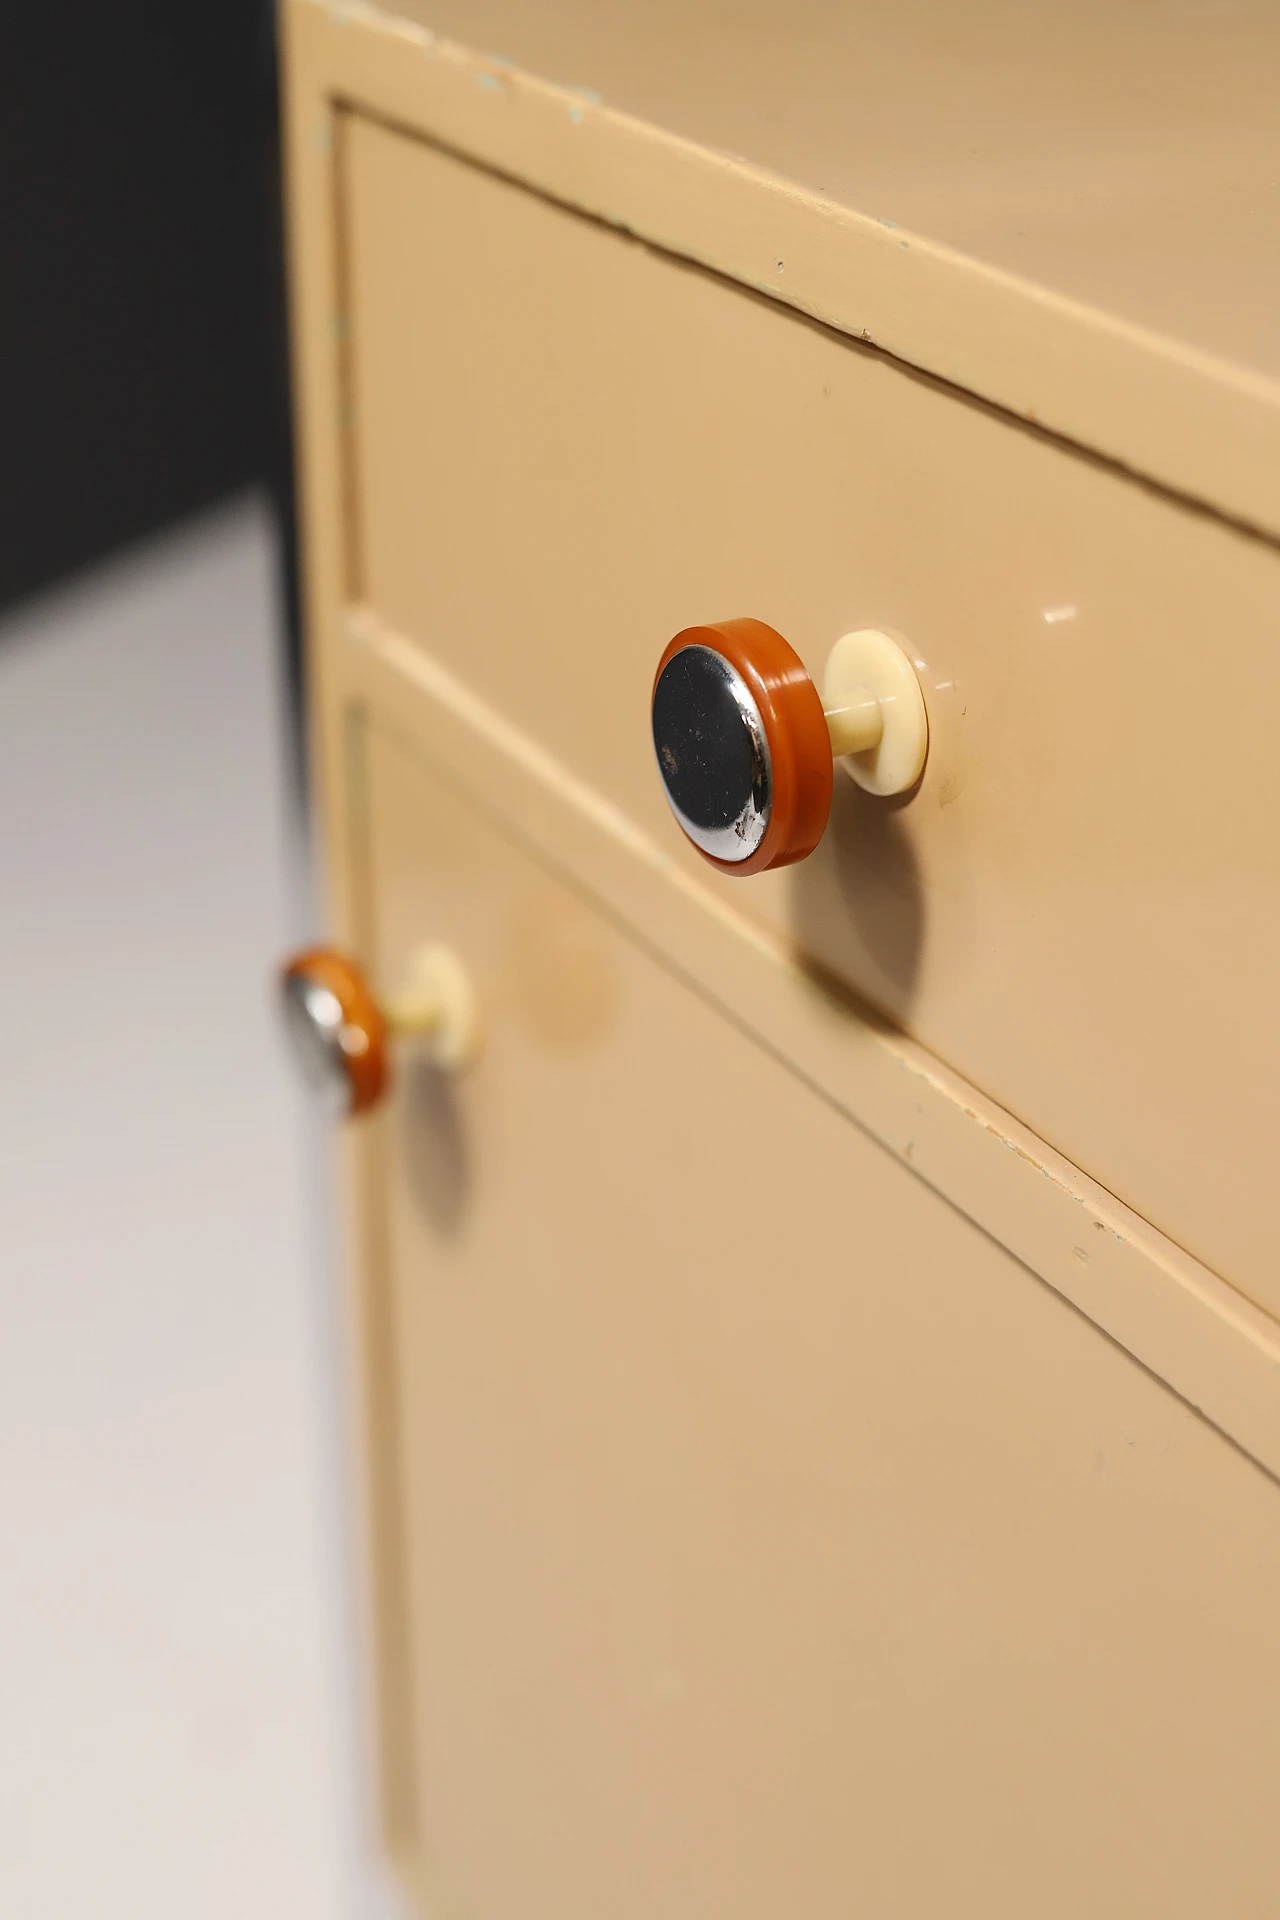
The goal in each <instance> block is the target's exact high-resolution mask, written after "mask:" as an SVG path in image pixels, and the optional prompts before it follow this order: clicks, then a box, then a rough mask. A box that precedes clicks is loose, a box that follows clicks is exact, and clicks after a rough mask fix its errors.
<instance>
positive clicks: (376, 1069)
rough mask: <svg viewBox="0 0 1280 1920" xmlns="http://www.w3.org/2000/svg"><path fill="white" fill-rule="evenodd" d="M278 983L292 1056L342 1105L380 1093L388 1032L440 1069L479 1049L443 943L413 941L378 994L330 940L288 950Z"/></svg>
mask: <svg viewBox="0 0 1280 1920" xmlns="http://www.w3.org/2000/svg"><path fill="white" fill-rule="evenodd" d="M280 987H281V993H282V996H283V1001H284V1011H285V1018H286V1022H287V1025H288V1029H289V1034H290V1038H291V1040H292V1042H293V1048H294V1053H295V1055H296V1057H297V1060H298V1064H299V1066H300V1067H301V1069H302V1072H303V1074H304V1076H305V1077H306V1079H307V1080H308V1081H310V1083H311V1084H312V1085H313V1086H314V1087H315V1088H316V1089H317V1091H318V1092H320V1093H322V1094H323V1095H324V1096H325V1097H326V1099H328V1100H330V1101H332V1103H333V1105H334V1107H335V1108H336V1110H337V1111H339V1112H342V1113H348V1114H355V1113H364V1112H366V1111H367V1110H368V1109H369V1108H370V1107H372V1106H374V1105H376V1103H377V1102H378V1100H379V1099H380V1098H381V1097H382V1094H383V1093H384V1091H385V1090H386V1087H387V1084H388V1082H389V1079H390V1071H391V1065H390V1051H391V1049H390V1042H391V1041H392V1040H394V1039H399V1040H402V1041H404V1042H407V1043H408V1044H409V1045H411V1046H412V1047H413V1048H414V1049H415V1050H416V1051H417V1052H419V1053H420V1054H422V1055H424V1056H425V1057H426V1058H427V1059H429V1060H430V1061H431V1062H432V1064H433V1065H434V1066H436V1067H438V1068H440V1069H442V1070H443V1071H445V1072H456V1071H458V1070H460V1069H461V1068H463V1067H466V1066H469V1065H470V1064H471V1062H472V1061H473V1060H474V1058H475V1056H476V1054H477V1052H478V1051H479V1041H480V1024H479V1013H478V1008H477V1005H476V995H475V989H474V987H473V986H472V984H471V978H470V975H469V974H468V973H467V970H466V968H465V967H464V966H463V964H462V962H461V961H460V960H459V959H458V957H457V955H456V954H455V953H453V952H452V951H451V949H450V948H448V947H442V946H436V945H429V946H424V947H419V948H418V950H417V952H416V953H415V954H414V956H413V961H412V964H411V966H410V970H409V977H408V979H407V980H406V981H405V982H404V984H403V985H402V987H401V988H400V990H399V991H398V992H397V993H394V994H391V995H390V996H389V997H388V998H387V999H385V1000H382V1001H379V1000H378V999H377V998H375V996H374V994H373V992H372V991H371V989H370V987H369V985H368V983H367V982H366V980H365V978H364V975H363V974H362V973H361V971H360V969H359V967H358V966H357V965H356V964H355V962H354V961H353V960H350V959H348V958H347V956H346V955H345V954H343V953H339V952H337V951H336V950H335V949H334V948H333V947H308V948H306V949H305V950H304V951H303V952H301V953H296V954H294V956H293V958H292V959H291V960H289V961H287V962H286V964H285V967H284V969H283V971H282V973H281V976H280Z"/></svg>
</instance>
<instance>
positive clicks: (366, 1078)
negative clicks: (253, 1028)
mask: <svg viewBox="0 0 1280 1920" xmlns="http://www.w3.org/2000/svg"><path fill="white" fill-rule="evenodd" d="M284 976H285V979H286V980H293V979H306V980H314V981H316V982H317V984H318V985H320V986H322V987H327V988H328V990H329V992H330V993H331V994H332V995H333V997H334V999H335V1000H336V1001H337V1003H338V1006H339V1007H340V1008H341V1011H342V1028H341V1031H340V1033H339V1035H338V1041H339V1045H340V1046H341V1048H342V1058H343V1065H344V1066H345V1068H346V1072H347V1084H348V1085H349V1087H350V1089H351V1105H350V1107H349V1108H348V1111H349V1112H350V1113H364V1112H365V1111H366V1109H367V1108H369V1107H371V1106H373V1105H374V1103H375V1101H376V1100H377V1099H378V1097H379V1095H380V1094H381V1093H382V1090H383V1088H384V1087H385V1086H386V1084H387V1073H388V1063H387V1023H386V1021H385V1020H384V1019H383V1017H382V1012H381V1009H380V1008H379V1006H378V1003H377V1001H376V1000H375V999H374V997H373V995H372V993H370V991H369V988H368V987H367V986H366V984H365V980H364V975H363V974H362V973H361V972H360V969H359V968H358V967H357V966H356V964H355V962H354V961H353V960H348V959H347V957H346V955H345V954H342V953H337V952H335V951H334V949H333V948H332V947H309V948H308V949H307V950H306V951H305V952H304V953H299V954H295V955H294V957H293V959H292V960H291V961H290V962H289V964H288V966H287V967H286V968H285V970H284Z"/></svg>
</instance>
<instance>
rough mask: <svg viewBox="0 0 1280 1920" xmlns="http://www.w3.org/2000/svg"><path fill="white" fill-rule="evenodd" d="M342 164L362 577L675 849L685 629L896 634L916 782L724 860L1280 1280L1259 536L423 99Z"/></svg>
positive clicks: (1213, 1241) (811, 934)
mask: <svg viewBox="0 0 1280 1920" xmlns="http://www.w3.org/2000/svg"><path fill="white" fill-rule="evenodd" d="M337 166H338V178H339V181H340V197H339V204H340V209H341V220H342V246H341V253H342V271H343V274H344V276H345V295H344V299H345V307H346V311H345V322H344V330H345V331H344V337H345V343H346V344H345V348H344V364H345V368H346V374H345V378H346V382H347V389H346V404H347V406H348V407H349V436H348V441H347V446H348V458H349V484H350V494H349V509H350V544H349V576H348V579H347V582H346V591H347V593H348V594H349V596H350V598H351V599H352V600H354V601H360V602H364V603H365V604H367V606H368V607H369V608H371V609H372V610H373V612H374V614H376V616H377V619H378V620H379V621H380V622H382V623H384V625H385V626H386V627H387V628H388V629H390V630H392V631H394V632H398V633H400V634H401V635H403V636H404V637H405V638H407V639H408V640H409V641H410V642H412V643H413V645H414V646H415V647H417V648H420V649H421V650H423V654H424V657H429V658H430V659H432V660H434V661H436V662H438V663H440V664H442V665H443V666H444V667H446V668H447V669H449V670H450V671H451V672H452V673H453V674H455V675H456V676H459V677H460V678H461V680H462V681H464V682H465V683H466V685H468V686H469V687H471V688H473V689H474V690H475V692H476V693H477V694H478V695H479V696H480V697H481V699H483V700H484V701H485V702H486V703H487V704H488V705H489V707H491V708H492V709H493V710H494V711H495V712H497V713H498V714H500V715H502V716H505V717H506V718H507V719H508V720H510V721H512V722H514V723H515V724H516V725H517V726H518V727H520V728H521V729H522V730H523V731H524V732H525V733H526V734H527V735H529V736H531V737H532V738H534V739H536V740H537V741H539V742H541V743H542V744H543V745H544V746H545V747H546V748H547V749H548V750H549V751H550V752H551V753H553V754H554V755H555V756H557V758H558V759H559V761H560V762H561V763H562V764H563V765H564V766H565V767H567V768H568V769H569V770H570V771H571V772H572V773H573V774H574V775H575V776H577V777H578V778H580V779H582V780H583V781H585V782H586V783H587V784H588V785H589V786H590V787H591V788H592V789H593V790H595V791H596V792H598V793H599V794H600V795H602V796H604V797H605V798H606V799H608V800H609V801H611V802H613V803H614V804H616V805H617V806H618V807H620V808H621V809H622V810H623V811H624V812H625V813H626V815H627V816H628V817H629V818H630V819H631V820H633V821H634V822H636V823H637V824H638V825H639V827H640V828H641V829H642V830H643V832H644V833H645V834H647V835H648V836H650V837H651V838H652V840H653V841H654V842H656V843H657V844H658V845H659V846H660V847H661V848H662V849H664V850H665V852H666V853H667V854H668V855H669V856H670V858H671V860H672V861H673V862H675V863H677V864H683V865H684V866H686V867H687V868H688V869H689V870H690V871H692V869H693V867H694V866H695V865H696V862H695V861H694V858H693V856H692V855H691V854H690V853H689V852H688V849H687V848H686V847H685V846H684V844H683V842H682V838H681V836H680V834H679V832H678V830H677V829H676V828H675V826H674V825H673V823H672V821H671V819H670V816H669V814H668V811H667V808H666V806H665V803H664V800H663V796H662V791H661V787H660V783H659V781H658V779H657V777H656V773H655V769H654V765H653V758H652V748H651V744H650V739H649V732H648V707H649V692H650V685H651V681H652V676H653V671H654V667H655V664H656V662H657V659H658V656H659V654H660V652H661V650H662V648H663V646H664V644H665V642H666V641H667V640H668V639H669V638H670V636H671V635H672V634H673V633H675V632H676V631H677V630H679V629H681V628H683V627H685V626H688V625H689V624H690V623H691V622H694V621H701V620H707V619H712V620H714V619H719V618H726V617H732V616H737V615H742V614H750V615H752V616H754V617H756V618H759V619H762V620H765V621H768V622H769V623H770V624H771V625H773V626H775V627H777V628H778V629H779V630H780V631H781V632H782V633H784V634H785V635H786V636H787V637H788V639H790V641H791V642H792V644H793V645H794V646H795V647H796V648H797V649H798V651H799V652H800V653H801V655H802V656H803V658H804V660H805V662H806V664H807V666H808V667H809V669H810V671H811V672H813V673H814V674H815V675H820V673H821V668H822V664H823V661H824V659H825V656H826V653H827V650H828V649H829V647H830V645H831V643H832V642H833V641H834V640H835V638H836V637H837V636H838V635H840V634H842V633H843V632H845V631H846V630H848V629H850V628H852V627H859V626H879V627H883V628H885V629H887V630H888V631H890V632H891V633H894V634H897V635H898V636H900V637H901V638H902V639H903V640H904V641H905V643H906V644H907V646H908V648H909V650H910V652H911V654H912V656H913V658H914V659H915V661H916V663H917V666H918V669H919V673H920V677H921V681H922V684H923V686H924V690H925V696H926V702H927V705H928V710H929V723H930V730H931V745H930V752H929V760H928V764H927V767H926V771H925V776H924V781H923V785H922V787H921V788H920V790H919V792H918V793H917V794H916V795H914V796H913V797H911V798H909V799H908V801H907V802H906V804H900V803H897V802H889V803H886V802H884V801H880V800H874V799H871V798H870V797H868V796H866V795H864V794H862V793H860V792H859V791H858V790H857V789H856V788H854V787H853V786H852V785H851V784H850V783H848V782H846V781H838V782H837V791H836V801H835V808H834V812H833V818H832V822H831V825H830V827H829V828H828V831H827V834H826V837H825V839H824V841H823V842H822V844H821V845H820V847H819V849H818V851H817V852H816V853H815V854H814V855H813V857H812V858H811V859H809V860H808V861H807V862H805V863H804V864H803V865H801V866H798V867H795V868H793V869H788V870H786V871H785V872H781V873H771V874H766V875H762V876H760V877H759V878H758V879H756V880H752V881H745V882H738V881H731V880H723V881H722V880H720V879H719V877H718V876H715V875H709V874H706V873H705V872H703V871H702V870H701V869H699V870H698V871H699V884H700V885H702V886H704V887H706V888H709V889H711V890H712V891H713V892H714V891H717V890H718V891H720V892H721V893H722V894H723V895H724V897H725V898H726V899H729V900H731V901H732V905H733V907H734V908H735V909H736V910H737V911H738V912H740V913H744V914H746V915H747V916H749V917H752V918H754V919H756V920H757V921H758V922H759V923H761V924H762V925H767V926H769V927H771V928H773V929H776V930H779V931H780V932H781V933H782V935H783V937H784V938H785V939H786V940H787V941H789V942H792V943H794V945H795V947H796V949H797V950H798V951H801V952H803V953H804V954H805V955H808V956H810V957H811V959H812V960H813V961H815V962H817V963H819V964H820V965H821V966H823V967H826V968H829V969H830V970H831V972H832V973H833V974H834V975H835V976H837V977H838V978H839V979H840V980H842V981H844V982H847V983H849V984H850V985H851V986H852V987H854V988H855V989H856V990H857V991H858V992H859V993H861V994H863V995H865V996H866V997H867V998H868V999H869V1000H870V1001H871V1002H872V1003H873V1004H874V1005H875V1006H876V1007H878V1008H880V1009H883V1010H884V1011H885V1012H886V1013H888V1014H889V1015H890V1016H891V1017H892V1018H893V1019H894V1020H895V1021H897V1022H899V1023H901V1025H902V1026H903V1027H904V1028H905V1029H906V1030H907V1031H908V1032H909V1033H910V1034H912V1035H914V1036H916V1037H917V1038H918V1039H919V1040H920V1041H922V1042H923V1043H924V1044H925V1045H926V1046H927V1047H929V1048H931V1049H932V1050H934V1052H935V1053H936V1054H937V1055H938V1056H940V1057H941V1059H943V1060H944V1061H946V1062H948V1063H950V1065H951V1066H952V1067H953V1068H955V1069H956V1070H957V1071H959V1072H960V1073H962V1074H963V1075H965V1076H966V1077H967V1078H968V1079H969V1080H970V1081H971V1082H973V1083H974V1084H976V1085H977V1086H978V1087H980V1088H983V1089H985V1090H986V1091H987V1092H988V1093H989V1094H990V1095H992V1096H993V1097H994V1098H995V1099H996V1100H997V1101H999V1102H1000V1103H1001V1104H1002V1105H1003V1106H1004V1107H1006V1108H1007V1109H1008V1110H1009V1111H1010V1112H1012V1113H1013V1114H1015V1115H1016V1116H1018V1117H1020V1118H1021V1119H1022V1120H1023V1121H1025V1122H1026V1123H1027V1124H1028V1125H1029V1126H1031V1127H1032V1128H1034V1129H1035V1130H1036V1132H1037V1133H1038V1134H1040V1135H1041V1136H1043V1137H1044V1138H1045V1139H1046V1140H1047V1141H1049V1142H1050V1143H1051V1144H1052V1145H1053V1146H1054V1147H1056V1148H1057V1149H1058V1150H1060V1151H1061V1152H1062V1153H1063V1154H1064V1155H1066V1156H1067V1158H1068V1159H1069V1160H1071V1161H1072V1162H1074V1163H1075V1164H1076V1165H1078V1166H1079V1167H1081V1168H1083V1169H1084V1170H1085V1171H1086V1172H1087V1173H1088V1174H1090V1175H1092V1176H1093V1177H1094V1178H1095V1179H1096V1180H1098V1181H1099V1182H1101V1183H1102V1184H1103V1185H1104V1186H1105V1187H1107V1188H1109V1189H1110V1190H1111V1191H1112V1192H1113V1193H1114V1194H1116V1195H1117V1196H1118V1197H1119V1198H1120V1199H1122V1200H1123V1201H1125V1202H1127V1203H1128V1204H1129V1205H1130V1206H1132V1207H1133V1208H1134V1209H1135V1210H1136V1211H1137V1212H1138V1213H1140V1214H1141V1215H1142V1216H1144V1217H1145V1218H1146V1219H1148V1220H1150V1221H1151V1222H1153V1223H1154V1224H1155V1225H1156V1226H1157V1227H1158V1228H1159V1229H1161V1231H1163V1232H1164V1233H1166V1234H1168V1235H1169V1236H1170V1237H1171V1238H1172V1239H1173V1240H1174V1241H1176V1242H1177V1243H1178V1244H1179V1245H1180V1246H1182V1247H1184V1248H1186V1249H1187V1250H1189V1251H1190V1252H1191V1253H1192V1254H1193V1255H1195V1256H1196V1257H1198V1258H1199V1259H1201V1260H1203V1261H1205V1262H1206V1263H1207V1264H1208V1265H1210V1266H1211V1267H1212V1268H1214V1269H1215V1270H1216V1271H1217V1272H1219V1273H1221V1274H1223V1275H1224V1276H1226V1277H1227V1278H1228V1279H1229V1280H1230V1281H1232V1282H1233V1283H1234V1284H1235V1285H1237V1286H1238V1287H1240V1288H1242V1289H1243V1290H1244V1291H1245V1292H1246V1293H1248V1294H1250V1295H1251V1296H1252V1297H1253V1298H1254V1299H1255V1300H1257V1301H1259V1302H1261V1303H1263V1304H1264V1305H1266V1306H1268V1307H1269V1308H1272V1309H1276V1308H1280V1281H1278V1280H1277V1275H1278V1274H1280V1213H1277V1210H1276V1209H1275V1208H1273V1207H1271V1206H1270V1205H1268V1204H1264V1203H1263V1202H1262V1200H1261V1199H1260V1195H1262V1194H1264V1193H1265V1192H1266V1191H1267V1190H1268V1187H1269V1183H1270V1178H1271V1159H1272V1147H1273V1142H1274V1138H1275V1129H1274V1122H1273V1119H1272V1117H1271V1112H1270V1106H1271V1088H1272V1086H1273V1084H1274V1083H1276V1081H1277V1080H1280V997H1278V996H1277V995H1276V994H1275V992H1274V990H1273V979H1274V957H1273V956H1274V951H1275V946H1276V939H1277V932H1278V916H1277V906H1278V904H1280V859H1278V854H1277V828H1276V823H1277V821H1278V820H1280V755H1278V754H1277V753H1276V751H1275V732H1276V713H1277V711H1278V710H1280V648H1278V647H1277V644H1276V640H1277V635H1278V634H1280V558H1278V557H1277V555H1276V553H1275V551H1274V550H1273V549H1272V548H1271V547H1270V546H1269V545H1267V544H1266V543H1265V542H1264V541H1262V540H1261V539H1259V538H1256V537H1254V536H1252V535H1246V534H1244V533H1242V532H1240V531H1238V530H1236V529H1235V528H1233V527H1231V526H1230V525H1228V524H1226V523H1225V522H1224V521H1222V520H1220V519H1215V518H1213V517H1211V516H1210V515H1208V514H1206V513H1204V512H1201V511H1198V510H1192V509H1191V508H1189V507H1188V506H1186V505H1184V504H1178V503H1176V502H1174V501H1172V500H1171V499H1169V498H1168V497H1163V496H1161V495H1160V494H1159V493H1157V492H1156V491H1154V490H1153V489H1151V488H1149V487H1147V486H1144V485H1142V484H1140V483H1139V482H1137V481H1136V480H1134V479H1131V478H1128V477H1126V476H1125V475H1124V474H1122V473H1120V472H1118V471H1116V470H1113V469H1109V468H1107V467H1106V466H1104V465H1102V464H1100V463H1098V462H1096V461H1093V460H1090V459H1089V458H1087V457H1085V456H1083V455H1081V454H1079V453H1077V452H1074V451H1072V450H1070V449H1068V448H1066V447H1065V446H1063V445H1062V444H1059V443H1055V442H1054V441H1052V440H1051V439H1049V438H1047V437H1044V436H1040V435H1038V434H1036V433H1035V432H1033V431H1031V430H1029V429H1026V428H1024V427H1021V426H1018V425H1017V424H1015V423H1012V422H1011V421H1009V420H1008V419H1007V418H1005V417H1002V416H1000V415H998V414H996V413H994V412H993V411H992V410H990V409H989V408H987V407H985V406H983V405H981V404H979V403H977V402H975V401H972V400H970V399H968V398H966V397H965V396H963V395H961V394H958V393H956V392H954V391H950V390H948V389H945V388H943V387H941V386H939V385H937V384H934V383H932V382H930V381H928V380H926V379H924V378H922V377H919V376H916V375H913V374H911V373H910V372H908V371H906V370H904V369H903V368H902V367H901V366H899V365H897V364H895V363H894V362H892V361H890V360H889V359H887V358H886V357H884V356H881V355H878V354H876V353H874V352H872V351H870V350H867V349H865V348H861V347H859V346H858V345H857V344H855V343H853V342H851V341H850V340H849V339H847V338H845V337H842V336H840V335H837V334H835V333H833V332H830V331H827V330H825V329H823V328H821V327H819V326H817V325H814V324H812V323H810V322H808V321H806V320H804V319H803V318H802V317H800V316H799V315H797V314H795V313H794V312H791V311H788V310H785V309H782V308H779V307H777V306H775V305H773V304H771V303H769V302H766V301H764V300H762V299H760V298H759V297H758V296H755V295H753V294H750V293H748V292H746V291H744V290H743V289H741V288H739V287H736V286H734V285H733V284H731V283H730V282H727V281H724V280H721V279H718V278H716V277H715V276H713V275H711V274H709V273H707V272H705V271H703V270H701V269H699V268H694V267H691V266H688V265H685V264H683V263H681V262H680V261H679V260H676V259H673V258H671V257H669V256H666V255H664V254H662V253H660V252H658V251H655V250H653V249H651V248H649V247H646V246H644V245H642V244H639V243H638V242H636V241H633V240H630V239H628V238H626V237H625V236H624V235H622V234H620V233H618V232H617V231H615V230H612V229H610V228H608V227H607V226H604V225H602V224H600V223H599V222H596V221H593V220H589V219H586V218H583V217H581V216H579V215H577V214H575V213H574V212H572V211H569V210H566V209H565V208H563V207H561V206H558V205H555V204H552V203H551V202H549V201H548V200H546V199H542V198H539V197H538V196H537V195H535V194H533V193H531V192H528V191H526V190H524V189H522V188H521V187H519V186H517V185H513V184H511V183H509V182H507V181H504V180H501V179H499V178H496V177H494V176H493V175H491V174H488V173H486V172H484V171H482V170H480V169H478V168H476V167H473V166H471V165H469V164H467V163H466V162H464V161H462V160H459V159H457V158H454V157H451V156H449V155H448V154H446V153H444V152H442V151H440V150H438V149H435V148H433V147H431V146H430V145H428V144H426V143H424V142H421V141H419V140H416V139H413V138H410V137H408V136H407V135H405V134H402V133H399V132H396V131H392V130H389V129H387V128H386V127H383V126H380V125H376V124H373V123H372V122H370V121H368V120H365V119H362V118H360V117H359V116H358V115H348V116H345V117H344V118H343V119H342V120H341V123H340V130H339V154H338V162H337ZM783 264H784V263H781V262H780V263H779V265H780V268H781V267H782V266H783Z"/></svg>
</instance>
